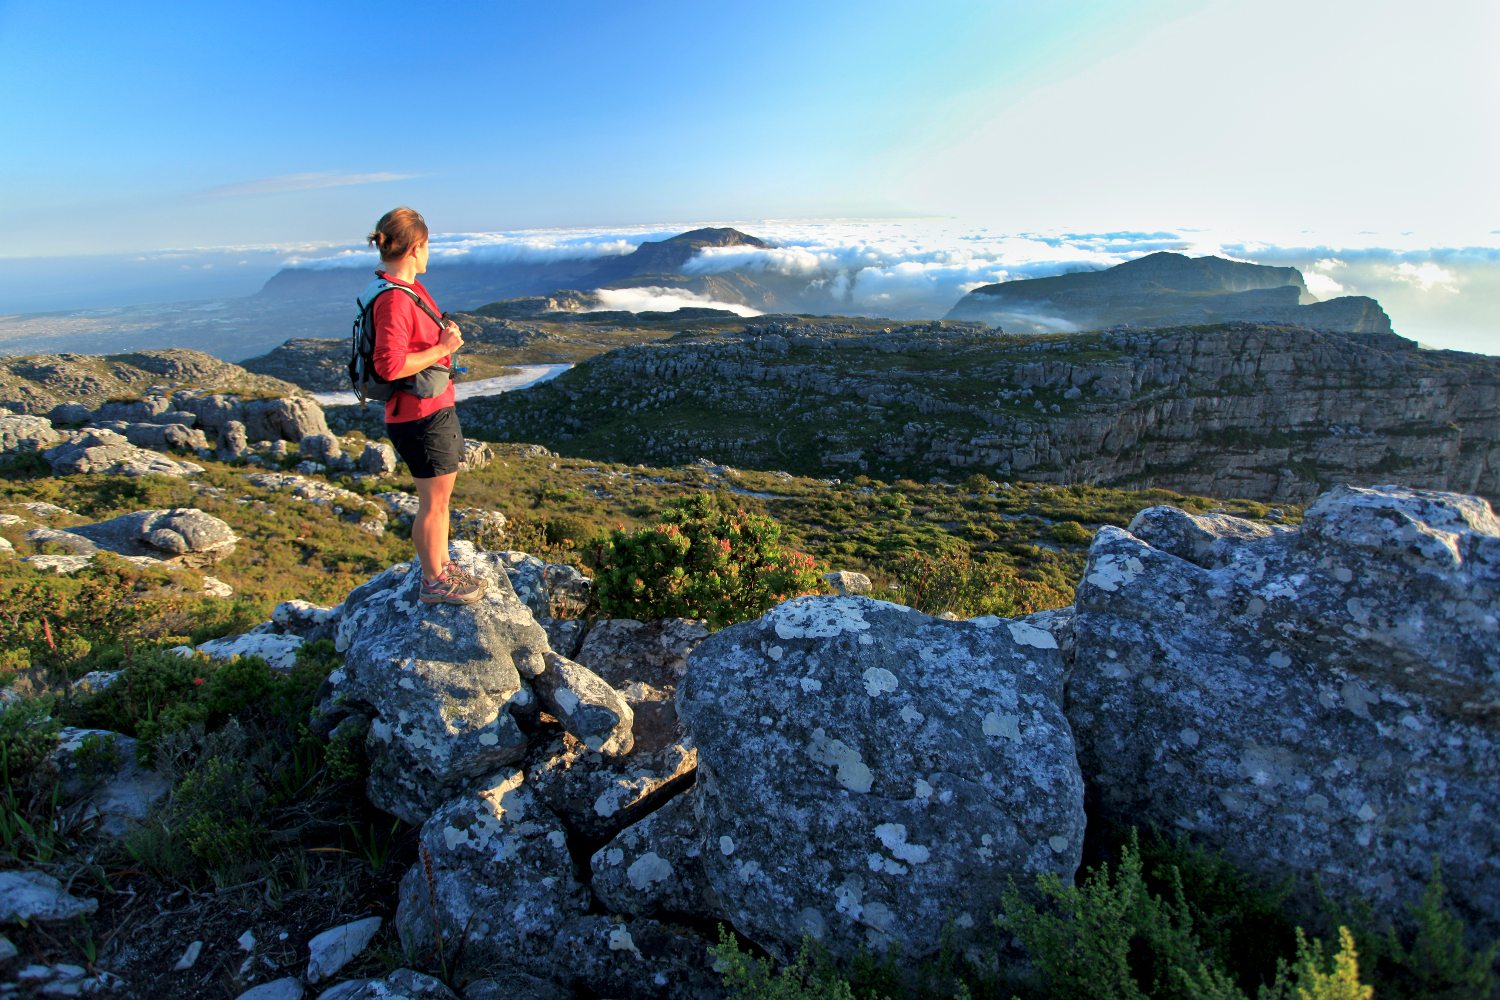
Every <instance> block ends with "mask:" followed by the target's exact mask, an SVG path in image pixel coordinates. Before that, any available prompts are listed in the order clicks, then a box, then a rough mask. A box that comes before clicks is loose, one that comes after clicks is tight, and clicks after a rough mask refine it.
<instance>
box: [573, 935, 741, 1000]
mask: <svg viewBox="0 0 1500 1000" xmlns="http://www.w3.org/2000/svg"><path fill="white" fill-rule="evenodd" d="M709 943H710V942H709V941H708V940H705V938H704V937H702V936H700V935H698V934H695V933H692V932H690V931H686V930H683V929H680V928H677V927H674V926H672V925H670V924H664V923H659V922H658V921H655V920H623V921H622V920H620V919H619V918H611V917H606V916H601V915H591V916H587V917H580V918H578V919H577V920H574V921H572V922H571V923H569V924H568V925H567V926H566V927H564V928H563V929H562V931H561V932H560V933H559V934H558V935H557V939H556V942H555V943H554V945H553V948H552V955H551V969H552V973H551V975H552V976H553V978H556V979H559V980H561V981H563V982H575V983H579V984H581V985H583V986H585V987H587V988H588V989H589V990H590V991H591V992H592V993H594V994H595V995H597V996H603V997H618V998H620V1000H722V998H723V997H724V996H725V990H724V981H723V979H722V978H721V977H720V976H719V974H718V973H717V972H715V971H714V970H713V960H712V959H711V958H710V957H709V955H708V947H707V946H708V944H709Z"/></svg>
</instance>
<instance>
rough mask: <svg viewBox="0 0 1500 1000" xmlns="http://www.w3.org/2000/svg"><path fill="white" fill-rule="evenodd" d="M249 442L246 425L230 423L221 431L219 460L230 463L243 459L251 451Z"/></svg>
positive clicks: (237, 422) (236, 421)
mask: <svg viewBox="0 0 1500 1000" xmlns="http://www.w3.org/2000/svg"><path fill="white" fill-rule="evenodd" d="M248 440H249V439H248V438H247V437H246V436H245V425H244V424H242V423H240V422H239V421H238V420H230V421H228V422H227V423H225V424H224V426H223V427H221V428H220V429H219V458H221V459H223V460H224V461H226V462H228V461H232V460H233V459H236V458H239V457H241V456H242V455H244V454H245V452H246V451H247V450H248V449H249V444H248Z"/></svg>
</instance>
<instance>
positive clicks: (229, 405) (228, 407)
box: [176, 393, 245, 431]
mask: <svg viewBox="0 0 1500 1000" xmlns="http://www.w3.org/2000/svg"><path fill="white" fill-rule="evenodd" d="M176 404H177V408H178V409H179V410H182V411H184V412H187V413H191V414H193V415H194V416H195V417H197V418H198V422H197V425H198V426H199V427H202V428H204V429H206V430H217V431H222V430H223V429H224V428H226V427H228V426H229V425H230V424H231V423H238V424H240V426H241V428H243V427H244V424H243V423H242V421H243V420H244V419H245V405H244V403H243V402H241V401H240V397H238V396H228V395H224V394H222V393H213V394H211V395H207V396H187V397H179V398H178V399H177V400H176Z"/></svg>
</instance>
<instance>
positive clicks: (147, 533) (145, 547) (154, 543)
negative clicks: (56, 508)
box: [68, 507, 239, 568]
mask: <svg viewBox="0 0 1500 1000" xmlns="http://www.w3.org/2000/svg"><path fill="white" fill-rule="evenodd" d="M68 530H69V531H70V532H71V533H72V534H75V535H81V536H83V537H84V538H87V539H89V540H90V541H92V542H93V543H94V544H95V545H97V546H98V547H99V548H101V549H108V550H109V551H111V552H118V553H119V554H120V555H125V556H150V557H152V558H153V559H162V560H166V561H168V562H171V563H174V564H180V565H183V566H191V567H194V568H201V567H204V566H211V565H213V564H214V563H216V562H218V561H219V560H220V559H222V558H224V557H225V556H227V555H230V554H232V553H233V552H234V545H235V542H237V541H239V539H238V538H236V537H235V534H234V529H232V528H230V527H229V525H228V524H227V523H226V522H224V521H221V520H220V519H219V518H217V517H214V516H213V515H212V514H205V513H204V512H203V511H201V510H199V509H198V508H196V507H174V508H172V509H170V510H140V511H136V512H135V513H133V514H122V515H120V516H119V517H113V518H110V519H109V520H108V521H100V522H99V523H97V524H83V525H79V526H78V527H76V528H69V529H68Z"/></svg>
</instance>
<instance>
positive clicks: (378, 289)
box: [355, 278, 443, 330]
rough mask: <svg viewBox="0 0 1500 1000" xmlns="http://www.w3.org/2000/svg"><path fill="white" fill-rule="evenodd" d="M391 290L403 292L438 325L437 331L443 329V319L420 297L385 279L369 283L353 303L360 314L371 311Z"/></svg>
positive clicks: (403, 286) (377, 279)
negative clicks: (356, 305)
mask: <svg viewBox="0 0 1500 1000" xmlns="http://www.w3.org/2000/svg"><path fill="white" fill-rule="evenodd" d="M392 289H395V290H397V291H401V292H405V293H406V294H407V295H408V296H410V297H411V300H412V301H413V302H415V303H416V304H417V307H418V308H420V309H421V310H422V311H423V312H424V313H426V314H427V315H428V316H429V317H430V318H431V319H432V321H433V322H434V323H436V324H437V325H438V329H439V330H441V329H442V328H443V318H442V317H441V316H439V315H438V314H437V313H435V312H433V311H432V307H431V306H429V305H428V304H427V302H426V301H425V300H424V299H423V298H422V296H420V295H418V294H417V293H416V292H415V291H413V290H412V289H410V288H407V287H406V286H405V285H402V284H398V283H396V282H394V281H391V280H389V279H387V278H376V279H375V280H374V281H372V282H370V284H369V285H368V286H367V287H366V288H365V290H364V291H363V292H361V293H360V294H359V298H358V299H356V300H355V301H357V302H358V303H359V309H360V312H361V313H365V312H369V311H370V310H371V309H373V308H375V300H376V299H378V298H379V297H380V296H381V295H382V294H384V293H385V292H389V291H391V290H392Z"/></svg>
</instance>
